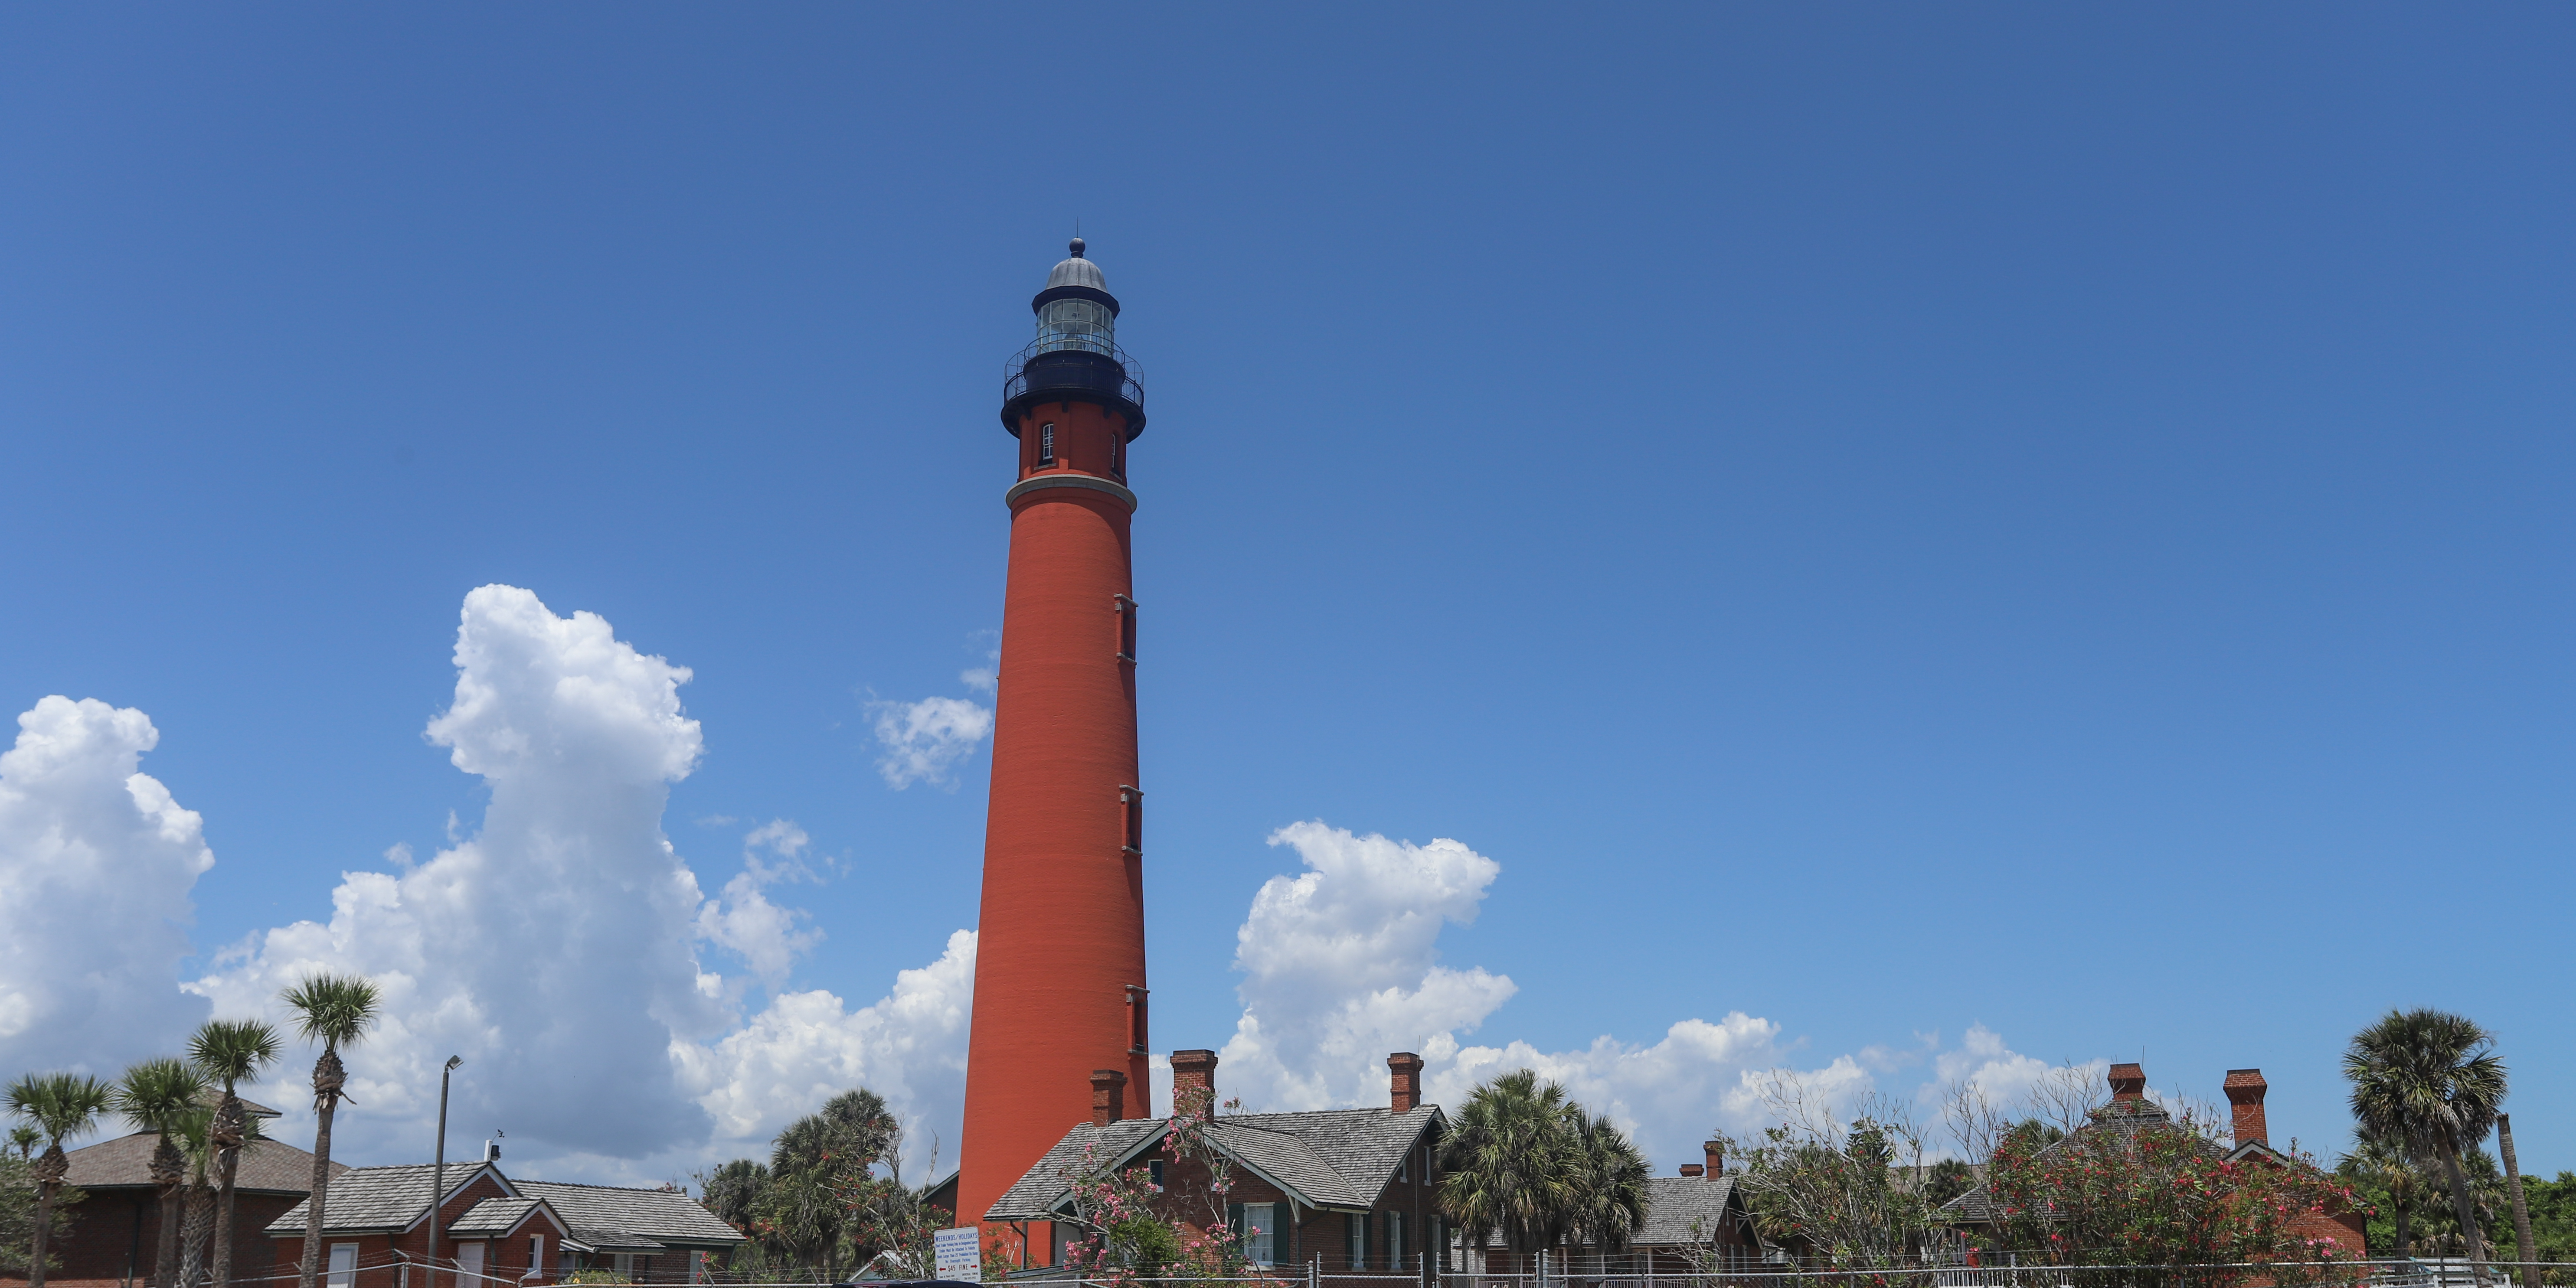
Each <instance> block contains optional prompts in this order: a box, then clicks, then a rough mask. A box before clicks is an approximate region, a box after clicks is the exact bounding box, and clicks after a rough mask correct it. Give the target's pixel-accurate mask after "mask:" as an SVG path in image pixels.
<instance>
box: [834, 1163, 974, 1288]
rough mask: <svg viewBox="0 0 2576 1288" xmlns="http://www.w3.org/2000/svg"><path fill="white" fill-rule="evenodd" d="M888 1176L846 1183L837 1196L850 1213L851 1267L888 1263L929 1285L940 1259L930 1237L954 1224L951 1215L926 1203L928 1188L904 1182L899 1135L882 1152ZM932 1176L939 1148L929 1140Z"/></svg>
mask: <svg viewBox="0 0 2576 1288" xmlns="http://www.w3.org/2000/svg"><path fill="white" fill-rule="evenodd" d="M884 1155H885V1156H884V1158H883V1159H882V1160H881V1161H883V1162H884V1163H885V1165H886V1175H884V1176H874V1175H870V1176H865V1177H861V1178H860V1179H858V1180H856V1181H853V1182H850V1183H849V1184H848V1185H847V1186H845V1187H844V1188H843V1189H842V1191H841V1203H842V1205H843V1206H844V1207H845V1208H847V1209H848V1214H849V1215H848V1218H847V1221H846V1225H847V1228H848V1231H849V1237H850V1241H851V1242H852V1244H853V1245H855V1252H854V1253H853V1257H852V1260H853V1263H854V1264H866V1265H875V1264H878V1263H886V1266H887V1268H888V1269H891V1270H894V1271H896V1272H897V1273H899V1274H900V1275H902V1276H904V1277H906V1278H912V1279H928V1278H930V1277H931V1276H932V1275H934V1274H936V1273H938V1270H939V1257H938V1249H937V1246H936V1240H935V1239H934V1237H933V1236H935V1235H937V1234H938V1233H939V1231H941V1230H943V1229H945V1228H947V1227H948V1225H949V1223H950V1222H952V1221H953V1220H955V1219H956V1218H955V1214H954V1213H951V1212H950V1211H949V1210H948V1209H946V1208H943V1207H937V1206H934V1205H933V1204H932V1203H931V1202H930V1187H929V1186H927V1185H924V1186H919V1187H915V1186H911V1185H906V1184H904V1180H903V1133H902V1132H901V1131H900V1130H897V1131H895V1132H893V1133H892V1134H890V1135H889V1137H888V1138H887V1140H886V1144H885V1149H884ZM930 1172H931V1174H932V1175H933V1176H936V1175H938V1172H939V1148H938V1144H937V1141H936V1139H935V1138H934V1139H933V1142H932V1146H931V1151H930Z"/></svg>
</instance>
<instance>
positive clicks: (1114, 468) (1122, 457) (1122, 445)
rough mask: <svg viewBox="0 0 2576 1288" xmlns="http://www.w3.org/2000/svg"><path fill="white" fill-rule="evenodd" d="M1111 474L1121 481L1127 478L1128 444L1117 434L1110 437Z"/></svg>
mask: <svg viewBox="0 0 2576 1288" xmlns="http://www.w3.org/2000/svg"><path fill="white" fill-rule="evenodd" d="M1109 472H1110V473H1112V474H1115V475H1117V476H1118V477H1119V478H1120V479H1121V480H1124V479H1125V478H1126V477H1127V443H1126V440H1125V439H1123V438H1121V437H1119V436H1118V435H1116V434H1111V435H1110V436H1109Z"/></svg>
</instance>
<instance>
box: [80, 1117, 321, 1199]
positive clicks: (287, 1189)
mask: <svg viewBox="0 0 2576 1288" xmlns="http://www.w3.org/2000/svg"><path fill="white" fill-rule="evenodd" d="M160 1143H161V1138H160V1137H159V1136H158V1135H156V1134H154V1133H152V1132H148V1131H139V1132H136V1133H134V1134H133V1135H131V1136H119V1137H117V1138H116V1139H114V1140H103V1141H100V1142H99V1143H97V1144H95V1145H88V1146H84V1147H82V1148H80V1149H75V1150H73V1151H71V1153H70V1154H68V1155H66V1157H67V1158H69V1159H70V1160H71V1165H72V1170H71V1176H70V1180H71V1183H72V1184H74V1185H77V1186H79V1187H81V1188H82V1189H85V1190H114V1189H129V1188H141V1189H150V1188H152V1151H153V1150H154V1149H155V1148H156V1147H158V1146H159V1145H160ZM348 1170H349V1165H348V1164H346V1163H333V1164H332V1165H331V1175H333V1176H335V1177H336V1176H338V1175H339V1174H340V1173H342V1172H345V1171H348ZM312 1187H313V1156H312V1155H311V1154H308V1153H305V1152H304V1151H303V1150H300V1149H297V1148H296V1147H294V1146H293V1145H289V1144H287V1143H286V1142H285V1141H282V1140H255V1141H252V1142H251V1143H250V1144H249V1145H246V1146H244V1147H243V1148H242V1155H241V1164H240V1166H239V1168H238V1170H236V1171H235V1172H234V1175H233V1188H235V1189H237V1190H244V1191H248V1192H250V1193H254V1194H303V1193H305V1192H307V1191H309V1190H310V1189H312Z"/></svg>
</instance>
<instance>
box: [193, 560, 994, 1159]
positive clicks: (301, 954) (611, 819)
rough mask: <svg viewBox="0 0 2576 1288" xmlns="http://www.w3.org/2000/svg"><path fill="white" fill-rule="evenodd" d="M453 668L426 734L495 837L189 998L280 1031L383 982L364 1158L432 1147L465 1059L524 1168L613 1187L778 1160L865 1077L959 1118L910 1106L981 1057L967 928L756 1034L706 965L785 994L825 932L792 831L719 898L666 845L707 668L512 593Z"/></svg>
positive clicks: (272, 939) (485, 1112)
mask: <svg viewBox="0 0 2576 1288" xmlns="http://www.w3.org/2000/svg"><path fill="white" fill-rule="evenodd" d="M456 666H457V680H456V696H455V701H454V702H453V704H452V705H451V706H450V707H449V708H448V710H447V711H445V712H443V713H441V714H440V715H439V716H438V717H436V718H435V719H433V720H432V721H431V722H430V724H429V728H428V737H429V738H430V740H431V741H432V742H433V743H435V744H437V745H440V746H443V747H446V748H448V749H449V753H450V759H451V760H452V761H453V762H454V763H455V765H456V766H457V768H459V769H461V770H464V771H466V772H467V773H471V774H475V775H478V776H480V778H481V779H482V781H483V783H484V785H485V786H486V787H487V788H488V789H489V791H490V804H489V806H488V808H487V809H486V810H485V812H484V815H483V818H482V821H481V825H480V826H479V827H477V828H472V829H470V830H467V829H464V828H462V827H461V826H460V827H456V828H451V832H450V835H451V838H453V839H454V844H453V845H452V846H451V847H450V848H448V849H444V850H441V851H440V852H438V853H437V854H436V855H434V856H431V857H430V858H428V859H426V860H422V861H418V862H413V863H406V864H399V865H398V867H399V870H398V871H397V872H392V873H387V872H371V871H353V872H348V873H345V874H343V876H342V879H341V882H340V885H339V887H338V888H337V889H336V890H335V891H334V892H333V894H332V912H331V916H330V918H329V919H328V920H327V921H322V922H316V921H302V922H297V923H295V924H293V925H289V926H282V927H279V928H276V929H273V930H269V931H265V932H262V933H259V934H256V935H253V936H251V937H250V938H249V939H248V940H247V941H245V942H244V943H242V944H240V945H237V946H235V947H234V948H232V949H230V950H228V951H227V952H225V953H224V954H222V955H220V956H219V958H218V959H217V962H216V966H215V969H214V970H213V971H212V972H211V973H209V974H208V975H206V976H205V977H204V978H202V979H199V980H196V981H194V982H193V983H191V984H190V985H189V986H188V987H189V988H190V989H192V990H193V991H195V992H197V993H199V994H202V995H204V996H205V997H207V998H211V999H212V1000H213V1001H214V1003H215V1005H216V1007H217V1009H218V1010H220V1011H222V1012H224V1013H227V1014H242V1013H261V1012H265V1013H269V1014H275V1003H274V999H275V998H276V996H277V993H278V992H279V990H280V989H282V988H284V987H286V986H288V985H289V984H292V983H293V982H294V981H296V980H297V979H299V978H301V977H302V976H303V975H305V974H307V973H309V972H311V971H315V970H322V969H328V970H334V971H343V972H355V973H360V974H364V975H366V976H368V977H370V978H372V979H374V980H375V981H376V982H377V984H378V985H379V986H380V987H381V988H382V989H383V990H384V995H385V1003H386V1004H385V1008H384V1010H385V1020H384V1023H383V1025H382V1027H381V1028H380V1029H379V1030H378V1031H377V1032H376V1033H374V1034H373V1035H371V1036H370V1037H369V1038H368V1039H367V1041H366V1042H364V1043H363V1044H362V1045H360V1046H359V1047H358V1048H356V1049H355V1050H354V1051H352V1052H351V1053H350V1058H349V1064H350V1070H351V1075H352V1076H351V1083H350V1090H351V1092H352V1093H353V1099H354V1100H355V1102H356V1105H357V1106H358V1109H357V1112H354V1113H350V1114H346V1115H344V1116H343V1117H342V1119H341V1120H340V1127H339V1130H340V1131H341V1132H342V1133H344V1138H345V1139H347V1141H348V1149H349V1151H350V1154H351V1156H352V1157H359V1158H367V1159H381V1160H388V1161H390V1160H395V1159H401V1160H410V1159H414V1158H417V1157H418V1156H420V1155H421V1154H422V1153H423V1152H424V1148H423V1146H422V1145H421V1144H420V1142H421V1141H424V1140H426V1139H427V1136H426V1132H425V1120H426V1118H427V1117H428V1116H429V1115H430V1114H432V1113H434V1112H435V1110H436V1096H437V1088H438V1067H439V1065H440V1063H441V1062H442V1061H444V1060H445V1058H446V1057H447V1056H448V1055H450V1054H458V1055H462V1056H463V1057H464V1058H465V1062H466V1063H465V1067H464V1068H463V1069H461V1070H459V1072H458V1075H457V1078H456V1082H455V1103H454V1106H453V1108H452V1110H451V1120H452V1121H456V1122H463V1123H470V1124H476V1125H478V1126H479V1125H482V1124H492V1125H497V1126H500V1127H503V1128H506V1129H507V1130H508V1131H509V1132H510V1135H511V1140H512V1142H513V1144H514V1145H516V1146H518V1148H517V1149H514V1151H513V1157H514V1158H519V1159H523V1160H525V1159H529V1158H531V1157H533V1158H534V1159H537V1160H553V1164H552V1170H554V1171H556V1172H557V1173H559V1174H560V1173H562V1172H565V1171H569V1172H572V1173H575V1174H587V1175H591V1176H595V1177H600V1178H602V1179H645V1180H658V1179H661V1178H662V1177H664V1176H667V1175H670V1174H672V1172H673V1171H675V1170H676V1171H685V1170H687V1169H689V1168H691V1167H694V1166H697V1165H702V1164H703V1163H705V1162H707V1161H709V1160H711V1159H714V1158H719V1157H723V1156H726V1155H729V1154H732V1153H738V1152H760V1151H761V1150H762V1149H764V1148H765V1144H766V1136H767V1134H768V1133H771V1132H774V1131H775V1130H776V1128H777V1126H778V1125H779V1124H782V1123H783V1122H784V1121H786V1119H788V1118H790V1117H792V1116H793V1115H795V1114H797V1113H800V1112H804V1111H806V1110H809V1109H811V1108H812V1107H813V1106H814V1105H815V1104H817V1103H819V1102H820V1101H821V1100H822V1099H823V1098H824V1097H826V1096H828V1095H830V1094H831V1093H833V1092H835V1091H838V1090H842V1089H844V1088H846V1087H847V1086H850V1085H855V1083H854V1082H844V1081H836V1079H838V1078H840V1077H841V1076H842V1075H843V1074H849V1075H851V1076H852V1077H853V1078H856V1077H861V1076H864V1077H866V1078H870V1079H875V1080H877V1081H879V1082H883V1083H886V1084H888V1085H886V1086H880V1087H878V1089H879V1090H880V1091H886V1092H888V1098H889V1100H891V1101H894V1102H895V1103H896V1105H897V1107H898V1108H899V1109H901V1110H903V1111H904V1112H907V1113H916V1114H917V1113H920V1112H924V1111H936V1110H938V1109H939V1108H940V1105H941V1103H943V1102H941V1098H940V1097H939V1095H938V1094H937V1093H936V1092H935V1091H932V1092H925V1093H924V1099H925V1100H926V1101H928V1102H931V1103H925V1104H924V1105H923V1106H922V1107H921V1108H919V1109H916V1108H915V1107H914V1106H913V1105H911V1104H910V1103H908V1101H907V1098H906V1097H904V1096H903V1095H902V1094H900V1093H899V1092H898V1091H897V1090H896V1088H900V1087H905V1086H910V1085H912V1081H913V1075H912V1073H911V1071H912V1070H914V1069H916V1068H918V1069H922V1070H937V1069H939V1068H943V1067H947V1066H951V1065H962V1063H963V1061H964V1051H965V1042H964V1029H963V1019H962V1017H963V1015H964V1011H965V1006H966V1001H967V998H968V993H967V991H966V989H965V987H964V986H963V985H957V984H956V983H955V981H956V980H957V979H959V978H963V979H966V980H970V981H971V978H972V974H973V967H972V962H973V947H972V939H971V936H969V937H967V938H966V939H964V940H963V941H958V940H952V941H951V943H950V945H949V948H948V952H947V953H946V955H944V956H943V957H941V959H940V961H939V963H937V964H935V965H933V966H932V967H930V968H928V969H927V970H924V971H911V972H906V973H905V974H904V976H903V977H902V979H901V980H899V981H898V984H897V987H896V991H895V994H894V995H893V996H891V997H889V998H887V999H885V1000H884V1001H881V1002H879V1003H877V1004H875V1005H873V1006H866V1007H861V1008H860V1009H858V1010H857V1011H855V1012H851V1011H848V1010H846V1008H844V1007H843V1005H842V1003H841V1002H840V1000H839V999H838V998H836V997H834V996H833V995H831V994H829V993H825V992H797V993H785V994H780V995H778V996H775V997H773V998H771V999H770V1001H769V1003H768V1005H767V1007H766V1009H765V1010H763V1011H761V1012H760V1013H759V1014H757V1015H753V1016H749V1017H745V1016H744V1015H743V1014H742V1012H741V1010H740V994H741V989H740V987H739V986H738V985H736V984H732V983H729V982H728V981H727V980H726V979H725V977H724V976H723V975H722V974H721V973H719V972H717V971H715V970H712V969H710V968H709V966H708V965H707V964H706V963H705V962H704V961H703V960H702V959H701V952H700V945H702V944H706V945H712V946H714V947H718V948H722V949H724V950H727V951H728V952H730V953H731V954H733V955H735V956H738V957H740V958H741V959H742V960H743V962H744V963H745V965H747V966H748V967H749V968H750V970H751V971H752V973H753V974H755V975H757V976H759V977H761V978H762V979H763V980H764V982H766V983H767V984H768V985H769V987H771V988H772V989H775V988H777V987H778V986H779V985H780V984H781V983H783V981H784V979H785V977H786V974H787V970H788V966H789V964H790V963H791V962H792V961H793V959H794V957H795V956H796V954H797V953H799V952H800V951H802V950H803V949H804V948H805V947H807V946H809V945H810V944H811V943H812V942H813V940H814V937H815V934H816V932H814V931H813V930H811V929H810V928H807V927H804V926H803V925H802V924H801V922H800V916H801V914H798V913H795V912H792V911H790V910H787V909H783V908H780V907H778V906H776V905H775V904H773V903H771V902H770V901H769V899H768V898H767V896H766V894H765V893H764V892H765V891H766V890H767V889H769V888H771V887H773V886H775V885H777V884H778V883H781V882H786V881H793V880H798V879H802V878H804V877H806V876H809V875H811V872H810V869H809V867H808V866H807V864H806V861H805V851H806V850H807V849H808V847H809V846H810V840H809V839H808V838H807V837H806V835H805V834H804V832H803V831H802V830H801V829H799V828H797V827H796V826H795V825H794V824H793V823H790V822H787V821H785V820H776V821H773V822H771V823H769V824H767V825H764V826H762V827H759V828H756V829H754V830H753V831H752V832H751V833H750V834H749V836H748V837H746V838H745V849H744V870H743V872H742V874H741V875H739V876H737V877H735V878H734V879H733V880H732V881H730V882H729V883H728V884H727V887H726V890H725V893H724V895H723V896H722V897H721V898H718V899H709V898H706V897H705V896H704V894H703V892H702V891H701V889H700V887H699V884H698V880H697V877H696V875H695V873H694V872H692V871H691V869H690V867H689V865H688V864H687V862H685V861H684V860H683V859H682V858H681V857H680V855H679V854H678V853H677V852H676V851H675V850H674V849H673V847H672V845H671V843H670V841H669V839H668V838H667V837H666V836H665V835H664V833H663V831H662V815H663V808H664V804H665V801H666V799H667V796H668V793H669V790H670V786H671V784H672V783H674V782H676V781H678V780H680V779H681V778H683V777H685V776H686V775H687V774H688V773H689V772H691V770H692V769H693V768H694V767H695V766H696V765H697V763H698V759H699V756H700V754H701V752H702V749H703V741H702V739H701V736H700V732H699V728H698V723H697V721H695V720H693V719H690V718H689V717H688V716H687V715H686V714H685V713H683V711H682V710H681V705H680V699H679V689H680V686H681V685H682V684H684V683H686V682H687V680H688V679H689V671H688V669H687V668H686V667H681V666H676V665H673V664H672V663H670V662H669V661H666V660H665V659H662V658H659V657H655V656H652V655H649V654H645V653H642V652H640V651H638V650H637V649H636V648H635V647H634V646H632V645H631V644H628V643H626V642H625V641H622V640H619V639H617V638H616V635H615V633H614V631H613V630H611V628H610V626H609V624H608V623H607V622H606V621H604V620H602V619H601V618H599V617H598V616H596V615H593V614H590V613H574V614H572V615H571V616H569V617H559V616H557V615H556V614H555V613H554V612H553V611H551V610H550V609H548V608H547V607H546V606H545V604H543V603H542V602H540V601H539V600H538V598H537V597H536V595H534V594H533V593H531V592H529V591H526V590H521V589H517V588H515V587H508V586H485V587H482V588H480V589H478V590H475V591H474V592H472V593H471V594H469V595H467V596H466V599H465V604H464V608H463V611H462V614H461V618H460V624H459V628H458V632H457V643H456ZM961 962H962V963H963V964H962V965H961V964H960V963H961ZM290 1067H291V1066H290ZM920 1081H922V1082H924V1083H925V1084H927V1083H929V1082H933V1081H935V1078H932V1077H930V1076H929V1075H928V1074H927V1073H925V1074H923V1075H922V1076H921V1078H920ZM871 1085H874V1084H873V1083H872V1084H871ZM281 1099H288V1098H285V1097H281ZM950 1099H953V1097H950ZM288 1103H290V1104H291V1103H293V1102H292V1101H291V1100H288ZM281 1107H286V1106H284V1105H281ZM302 1116H303V1112H302V1111H301V1110H300V1109H298V1110H296V1111H294V1112H293V1113H292V1114H291V1115H290V1120H289V1121H288V1122H287V1123H283V1124H280V1127H281V1129H282V1130H284V1131H286V1132H288V1133H289V1134H290V1135H291V1134H292V1133H293V1132H294V1131H296V1130H299V1129H300V1123H299V1122H297V1121H296V1120H297V1119H300V1118H301V1117H302ZM472 1130H473V1129H471V1128H469V1129H468V1134H469V1135H470V1134H471V1131H472ZM745 1133H753V1135H751V1136H749V1137H746V1136H745Z"/></svg>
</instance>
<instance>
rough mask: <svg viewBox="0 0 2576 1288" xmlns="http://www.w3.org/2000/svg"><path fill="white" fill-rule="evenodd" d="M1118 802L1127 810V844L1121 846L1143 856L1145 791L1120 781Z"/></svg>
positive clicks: (1137, 855)
mask: <svg viewBox="0 0 2576 1288" xmlns="http://www.w3.org/2000/svg"><path fill="white" fill-rule="evenodd" d="M1118 803H1119V804H1120V805H1123V806H1125V807H1126V811H1127V844H1126V845H1125V846H1124V847H1123V848H1124V849H1125V850H1126V851H1127V853H1129V854H1133V855H1135V856H1136V857H1138V858H1143V857H1145V793H1143V792H1140V791H1138V790H1136V789H1135V788H1133V787H1130V786H1128V785H1127V784H1125V783H1120V784H1119V785H1118Z"/></svg>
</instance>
